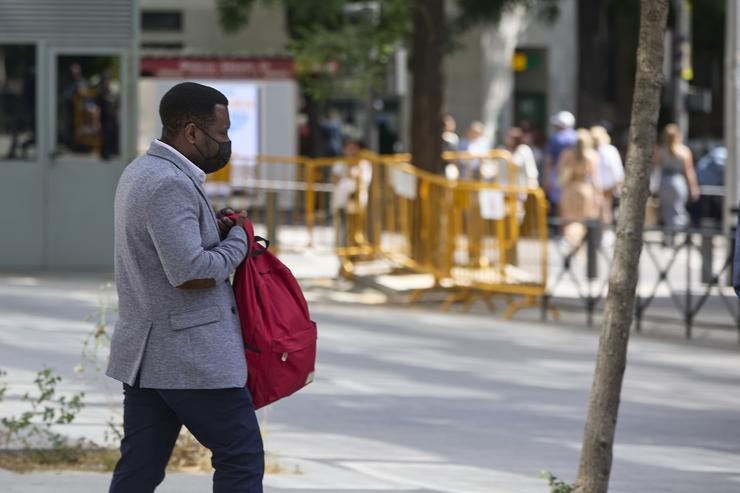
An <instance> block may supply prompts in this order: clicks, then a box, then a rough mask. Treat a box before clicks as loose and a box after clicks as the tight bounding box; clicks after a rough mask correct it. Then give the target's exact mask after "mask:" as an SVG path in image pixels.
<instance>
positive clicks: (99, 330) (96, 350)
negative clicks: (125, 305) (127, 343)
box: [74, 283, 117, 373]
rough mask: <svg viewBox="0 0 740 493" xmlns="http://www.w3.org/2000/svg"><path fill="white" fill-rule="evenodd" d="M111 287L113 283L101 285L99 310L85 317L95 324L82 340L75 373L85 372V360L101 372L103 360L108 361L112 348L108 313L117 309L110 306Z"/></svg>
mask: <svg viewBox="0 0 740 493" xmlns="http://www.w3.org/2000/svg"><path fill="white" fill-rule="evenodd" d="M111 287H112V284H111V283H107V284H104V285H102V286H100V289H99V292H98V310H97V311H96V312H94V313H92V314H91V315H88V316H87V317H86V318H85V320H87V321H92V322H94V325H93V330H92V332H90V333H89V334H88V335H87V336H86V337H85V340H84V341H82V360H81V361H80V363H79V364H77V366H75V368H74V370H75V373H83V372H84V371H85V362H90V363H93V364H94V365H95V370H96V371H98V372H100V371H101V370H102V367H103V364H102V363H103V361H106V362H107V359H108V358H107V355H108V351H109V349H110V334H109V333H108V315H109V314H110V313H115V312H116V311H117V309H116V307H111V306H110V297H109V296H106V292H107V290H109V289H110V288H111ZM101 353H102V354H101ZM103 355H104V357H103Z"/></svg>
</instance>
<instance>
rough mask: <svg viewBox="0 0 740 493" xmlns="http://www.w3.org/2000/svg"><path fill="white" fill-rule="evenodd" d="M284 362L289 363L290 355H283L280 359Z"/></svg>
mask: <svg viewBox="0 0 740 493" xmlns="http://www.w3.org/2000/svg"><path fill="white" fill-rule="evenodd" d="M280 359H281V360H282V361H288V353H283V355H282V356H281V357H280Z"/></svg>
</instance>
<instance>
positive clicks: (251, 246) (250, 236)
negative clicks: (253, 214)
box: [229, 213, 270, 258]
mask: <svg viewBox="0 0 740 493" xmlns="http://www.w3.org/2000/svg"><path fill="white" fill-rule="evenodd" d="M229 218H231V219H233V220H234V221H236V220H237V219H239V214H236V213H234V214H229ZM244 231H246V233H247V257H251V258H255V257H259V256H260V255H262V254H263V253H265V252H266V251H267V249H268V248H270V240H266V239H265V238H262V237H261V236H255V234H254V224H252V221H251V220H250V219H249V218H246V219H245V220H244ZM260 241H261V242H263V243H264V244H265V246H264V248H255V246H256V245H257V243H258V242H260Z"/></svg>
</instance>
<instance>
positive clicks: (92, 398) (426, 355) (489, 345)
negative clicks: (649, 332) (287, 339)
mask: <svg viewBox="0 0 740 493" xmlns="http://www.w3.org/2000/svg"><path fill="white" fill-rule="evenodd" d="M103 281H105V276H103V277H100V278H65V277H23V276H1V277H0V315H2V316H0V367H1V368H3V369H5V370H7V371H8V376H7V377H6V380H7V381H8V382H9V384H10V390H9V395H7V396H6V399H5V401H3V403H2V407H0V415H6V414H11V413H14V412H17V411H18V410H19V409H21V406H20V404H19V402H17V398H18V396H19V395H20V394H22V393H23V392H24V391H25V390H27V388H28V385H27V384H28V383H30V382H31V381H32V380H33V376H34V374H35V372H36V371H37V370H39V369H40V368H41V367H43V366H44V365H47V366H53V367H55V368H57V369H58V370H59V372H60V373H63V374H64V375H65V377H66V380H65V384H64V389H62V390H65V391H76V390H85V392H86V393H87V398H86V402H87V403H88V407H87V408H86V409H85V410H84V412H83V414H82V415H81V416H80V418H79V420H78V422H77V423H76V424H75V425H74V426H70V427H67V428H65V431H66V432H68V433H70V434H71V435H75V436H80V435H82V436H87V437H89V438H92V439H95V440H102V439H103V434H104V431H105V423H106V422H107V421H108V420H109V419H110V418H111V417H113V418H115V417H116V414H115V410H116V409H117V407H118V403H119V401H120V397H119V396H118V394H117V392H118V390H117V386H116V385H115V384H111V383H110V382H107V381H106V380H105V379H102V378H86V379H76V378H75V376H74V375H73V372H72V368H73V367H74V366H75V365H76V364H77V363H78V362H79V360H80V351H81V344H82V339H83V338H84V336H85V334H87V333H89V332H90V330H91V328H92V322H91V321H86V320H85V316H86V315H88V314H90V313H92V312H94V311H95V309H96V308H97V306H98V301H97V298H98V286H99V285H100V284H101V283H102V282H103ZM311 290H313V288H311ZM110 293H111V291H110V290H108V291H107V294H106V293H104V297H106V296H110ZM309 294H310V295H315V296H316V298H319V299H320V298H322V296H318V295H317V293H316V292H313V293H309ZM319 294H320V293H319ZM350 295H352V296H359V297H362V296H364V295H366V296H369V297H370V298H371V300H372V297H373V294H372V293H365V294H364V295H363V293H362V292H360V293H356V292H351V290H350V291H348V292H347V296H350ZM312 315H313V316H314V318H315V319H316V321H317V322H318V324H319V331H320V332H319V337H320V339H319V350H320V354H319V362H318V376H317V380H316V382H315V383H314V384H312V385H311V386H309V387H308V388H306V389H305V390H303V391H301V392H300V393H299V394H297V395H296V396H294V397H292V398H290V399H286V400H284V401H282V402H279V403H277V404H276V405H274V406H272V407H270V408H268V409H267V410H266V411H264V412H262V411H260V413H259V414H260V419H261V422H262V425H263V431H264V433H265V443H266V448H267V450H268V451H269V452H270V453H272V454H274V455H275V456H276V457H277V460H278V462H279V463H280V465H281V466H282V469H283V470H284V471H285V473H283V474H279V475H270V476H268V477H267V478H266V480H265V485H266V489H265V491H266V492H268V493H294V492H328V493H338V492H347V493H348V492H353V493H359V492H403V491H410V492H430V493H457V492H469V493H498V492H501V493H530V492H531V493H535V492H537V493H545V492H546V491H547V487H546V485H545V482H544V481H543V480H541V479H539V478H538V477H537V475H538V472H539V471H540V470H541V469H550V470H552V471H553V472H554V473H555V474H557V475H558V476H563V477H564V478H565V479H567V480H572V479H573V478H574V476H575V472H576V469H577V466H578V455H579V452H578V449H579V446H580V440H581V437H582V432H583V424H584V419H585V409H586V403H587V399H588V393H589V389H590V385H591V377H592V371H593V366H594V356H595V349H596V345H597V335H598V334H597V331H596V330H588V329H581V328H567V327H564V326H563V325H550V326H548V325H541V324H538V323H534V322H531V321H527V322H516V321H515V322H507V321H502V320H500V319H499V318H498V316H491V315H488V314H469V315H461V314H458V313H452V314H441V313H439V312H438V311H437V310H420V309H414V308H392V307H388V306H383V305H372V304H366V305H360V304H353V305H341V304H336V303H331V304H328V303H318V302H316V303H314V304H313V305H312ZM630 344H631V346H630V355H629V363H628V368H627V372H626V380H625V388H624V391H623V394H622V408H621V414H620V422H619V427H618V430H617V446H616V450H615V463H614V470H613V476H612V487H611V489H610V492H612V493H636V492H651V493H652V492H671V493H696V492H705V491H707V492H709V491H711V492H712V493H730V492H737V491H740V414H739V413H738V412H737V410H738V409H740V392H739V390H740V358H738V354H737V352H738V349H737V347H736V346H735V345H734V344H726V345H723V344H721V343H719V344H713V345H712V346H711V347H704V346H703V345H701V344H698V343H694V342H688V343H687V342H684V341H683V340H681V339H680V338H676V337H674V338H671V339H661V338H656V337H649V336H642V335H638V336H635V337H634V338H633V339H632V341H631V343H630ZM89 373H92V374H93V375H94V372H88V375H89ZM210 481H211V480H210V477H208V476H206V475H192V474H172V475H169V476H168V477H167V478H166V480H165V482H164V483H163V485H162V487H161V488H160V489H158V490H157V491H162V492H173V493H174V492H182V493H189V492H196V491H197V492H204V491H209V488H210ZM107 482H108V476H107V475H104V474H95V473H76V472H63V473H33V474H27V475H17V474H13V473H10V472H7V471H1V470H0V491H2V492H12V493H36V492H47V491H54V492H56V493H66V492H70V493H71V492H76V493H77V492H79V493H92V492H101V491H105V489H106V486H107Z"/></svg>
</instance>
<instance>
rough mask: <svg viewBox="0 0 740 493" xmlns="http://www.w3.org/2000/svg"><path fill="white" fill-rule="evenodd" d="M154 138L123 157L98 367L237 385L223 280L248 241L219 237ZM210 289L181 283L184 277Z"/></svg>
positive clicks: (183, 166) (199, 190)
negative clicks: (109, 305) (110, 300)
mask: <svg viewBox="0 0 740 493" xmlns="http://www.w3.org/2000/svg"><path fill="white" fill-rule="evenodd" d="M182 159H183V158H182V157H180V156H178V155H177V154H176V153H174V152H172V151H171V150H169V149H167V148H166V147H163V146H161V145H158V144H157V143H156V142H155V143H153V144H152V146H151V147H150V148H149V150H148V151H147V153H146V154H145V155H143V156H141V157H139V158H137V159H135V160H134V161H133V162H131V164H129V165H128V166H127V167H126V169H125V170H124V172H123V174H122V175H121V179H120V181H119V182H118V188H117V190H116V198H115V251H114V255H115V263H114V268H115V279H116V288H117V290H118V306H119V314H118V322H117V323H116V327H115V330H114V332H113V337H112V339H111V354H110V361H109V364H108V370H107V372H106V374H107V375H108V376H110V377H112V378H115V379H116V380H120V381H121V382H125V383H128V384H129V385H133V383H134V381H135V379H136V376H137V374H138V375H139V376H140V385H141V386H142V387H147V388H161V389H209V388H229V387H243V386H244V385H245V384H246V381H247V365H246V360H245V357H244V343H243V340H242V336H241V329H240V326H239V315H238V314H237V312H236V308H235V307H236V304H235V302H234V294H233V291H232V287H231V283H230V282H229V277H230V276H231V274H232V273H233V272H234V271H235V270H236V267H237V266H238V265H239V264H240V263H241V261H242V260H243V259H244V257H245V255H246V252H247V242H246V240H247V238H246V234H245V233H244V230H243V229H242V228H238V227H235V228H232V229H231V231H230V232H229V234H228V236H227V238H226V239H225V240H224V241H220V239H219V232H218V226H217V223H216V217H215V215H214V214H213V209H212V207H211V204H210V203H209V201H208V198H207V197H206V194H205V192H204V190H203V187H202V186H201V184H200V182H199V181H198V180H197V178H196V177H195V176H193V174H192V170H190V169H189V167H188V164H187V163H186V162H183V161H182ZM206 278H210V279H215V280H216V281H217V282H216V286H215V287H212V288H205V289H179V288H177V287H176V286H179V285H181V284H183V283H184V282H186V281H189V280H192V279H206Z"/></svg>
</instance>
